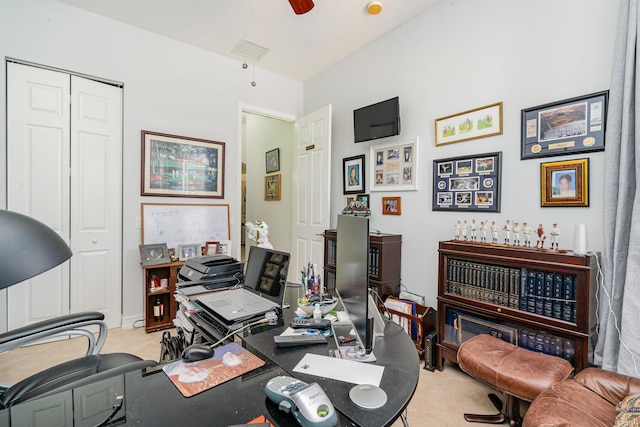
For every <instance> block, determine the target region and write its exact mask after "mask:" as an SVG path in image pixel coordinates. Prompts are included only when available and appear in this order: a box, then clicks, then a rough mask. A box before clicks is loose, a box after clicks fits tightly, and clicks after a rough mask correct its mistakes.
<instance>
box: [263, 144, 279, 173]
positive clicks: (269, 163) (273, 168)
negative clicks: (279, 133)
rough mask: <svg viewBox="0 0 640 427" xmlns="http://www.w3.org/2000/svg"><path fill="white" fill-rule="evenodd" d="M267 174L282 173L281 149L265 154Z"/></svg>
mask: <svg viewBox="0 0 640 427" xmlns="http://www.w3.org/2000/svg"><path fill="white" fill-rule="evenodd" d="M264 161H265V164H266V171H267V173H274V172H279V171H280V148H274V149H273V150H270V151H267V152H266V153H265V154H264Z"/></svg>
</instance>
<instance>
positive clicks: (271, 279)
mask: <svg viewBox="0 0 640 427" xmlns="http://www.w3.org/2000/svg"><path fill="white" fill-rule="evenodd" d="M288 270H289V254H288V253H286V252H280V251H276V250H273V249H265V248H259V247H257V246H252V247H251V249H250V250H249V260H248V261H247V268H246V273H245V279H244V284H243V285H241V287H240V288H236V289H228V290H225V291H219V292H213V293H209V294H205V295H201V296H198V297H197V298H196V302H197V303H198V304H199V305H200V306H202V307H203V308H204V309H205V310H208V311H210V312H212V313H213V314H215V315H218V316H219V317H221V318H222V319H224V320H225V321H227V322H236V321H239V320H245V319H248V318H251V317H254V316H257V315H260V314H264V313H266V312H267V311H269V310H272V309H274V308H275V307H281V306H282V302H283V299H284V291H285V288H286V284H287V272H288Z"/></svg>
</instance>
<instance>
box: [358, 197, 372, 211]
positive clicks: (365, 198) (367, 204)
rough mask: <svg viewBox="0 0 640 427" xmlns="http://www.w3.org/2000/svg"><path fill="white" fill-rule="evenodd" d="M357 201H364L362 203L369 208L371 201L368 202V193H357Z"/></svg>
mask: <svg viewBox="0 0 640 427" xmlns="http://www.w3.org/2000/svg"><path fill="white" fill-rule="evenodd" d="M356 200H358V201H359V202H362V203H364V205H365V206H366V207H368V208H371V203H369V195H368V194H358V197H357V199H356Z"/></svg>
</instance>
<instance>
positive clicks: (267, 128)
mask: <svg viewBox="0 0 640 427" xmlns="http://www.w3.org/2000/svg"><path fill="white" fill-rule="evenodd" d="M245 129H246V146H247V149H246V156H247V221H251V222H254V223H255V221H256V220H262V221H264V222H266V223H267V225H269V241H270V242H271V244H272V245H273V247H274V249H277V250H281V251H285V252H291V215H292V213H291V212H292V207H291V200H292V197H291V196H292V194H291V166H292V165H291V162H292V158H291V153H292V147H293V129H294V124H293V123H291V122H286V121H284V120H278V119H273V118H269V117H264V116H260V115H256V114H247V115H246V128H245ZM275 148H280V171H279V172H275V173H279V174H280V175H281V190H280V194H281V199H280V200H279V201H265V200H264V177H265V176H266V164H265V153H266V152H267V151H271V150H273V149H275ZM246 243H247V248H248V247H249V246H251V245H253V244H255V242H252V241H251V240H249V239H247V240H246ZM247 254H248V252H247ZM294 277H295V276H294Z"/></svg>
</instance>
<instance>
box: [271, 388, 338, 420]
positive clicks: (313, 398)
mask: <svg viewBox="0 0 640 427" xmlns="http://www.w3.org/2000/svg"><path fill="white" fill-rule="evenodd" d="M264 392H265V393H266V395H267V397H268V398H269V400H271V401H272V402H274V403H276V404H277V405H278V408H279V409H280V410H282V411H284V412H287V413H289V412H290V413H292V414H293V416H294V417H295V419H296V421H298V424H300V425H301V426H303V427H334V426H335V425H337V424H338V414H337V413H336V410H335V409H334V408H333V405H332V404H331V401H330V400H329V397H327V395H326V393H325V392H324V390H322V387H320V386H319V385H318V383H311V384H308V383H305V382H303V381H300V380H297V379H295V378H293V377H286V376H278V377H275V378H271V379H270V380H269V382H268V383H267V385H266V386H265V387H264Z"/></svg>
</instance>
